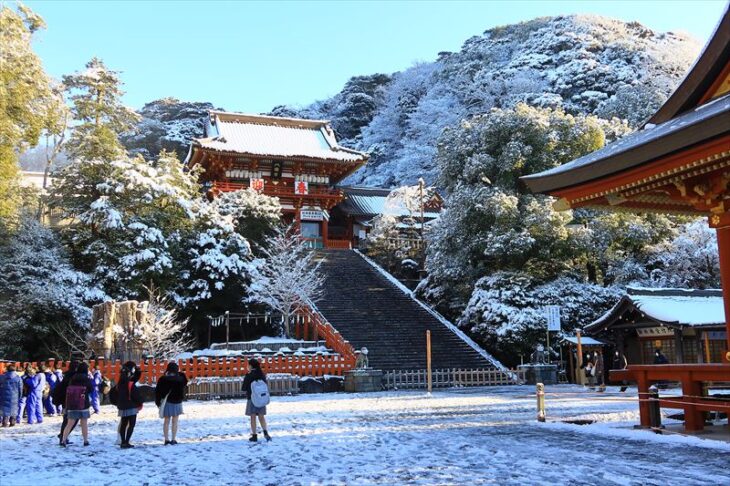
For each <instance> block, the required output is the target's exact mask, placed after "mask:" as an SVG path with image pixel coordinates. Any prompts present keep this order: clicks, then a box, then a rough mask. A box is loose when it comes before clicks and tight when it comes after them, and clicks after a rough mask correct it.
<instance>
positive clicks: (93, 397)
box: [89, 366, 102, 413]
mask: <svg viewBox="0 0 730 486" xmlns="http://www.w3.org/2000/svg"><path fill="white" fill-rule="evenodd" d="M91 383H92V385H94V387H93V388H92V389H91V394H90V396H89V401H90V402H91V408H93V409H94V413H99V404H100V400H99V397H100V396H101V391H100V387H101V383H102V377H101V371H99V369H98V368H97V367H96V366H94V369H93V371H91Z"/></svg>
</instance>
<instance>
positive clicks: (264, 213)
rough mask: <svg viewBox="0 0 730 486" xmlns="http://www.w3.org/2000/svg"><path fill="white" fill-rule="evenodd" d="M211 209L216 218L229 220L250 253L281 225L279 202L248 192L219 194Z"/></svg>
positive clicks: (255, 192) (249, 190)
mask: <svg viewBox="0 0 730 486" xmlns="http://www.w3.org/2000/svg"><path fill="white" fill-rule="evenodd" d="M212 206H213V209H214V210H215V211H216V212H217V213H219V214H220V215H222V216H225V217H230V218H231V220H232V222H233V224H234V226H235V229H236V232H237V233H238V234H240V235H241V236H243V237H244V238H246V240H248V242H249V243H250V244H251V245H252V246H253V248H252V249H253V250H254V252H256V250H257V249H258V248H259V247H261V246H262V245H264V244H265V242H266V240H267V239H268V237H270V236H272V235H273V234H274V233H275V231H276V228H277V227H278V226H279V224H280V222H281V204H280V203H279V199H278V198H275V197H270V196H266V195H264V194H261V193H259V192H257V191H255V190H253V189H250V188H249V189H244V190H241V191H232V192H225V193H222V194H220V195H219V196H218V197H216V198H215V199H214V200H213V201H212Z"/></svg>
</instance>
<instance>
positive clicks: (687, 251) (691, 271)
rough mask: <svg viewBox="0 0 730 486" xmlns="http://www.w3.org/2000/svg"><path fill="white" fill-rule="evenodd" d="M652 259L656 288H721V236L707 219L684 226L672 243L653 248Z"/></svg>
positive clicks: (651, 265) (651, 275)
mask: <svg viewBox="0 0 730 486" xmlns="http://www.w3.org/2000/svg"><path fill="white" fill-rule="evenodd" d="M648 260H649V261H648V265H647V267H648V268H649V269H650V274H649V280H650V284H651V285H652V286H659V287H680V288H689V289H698V288H699V289H704V288H720V258H719V254H718V248H717V233H716V232H715V230H713V229H712V228H710V227H709V226H708V225H707V221H705V220H704V219H698V220H697V221H694V222H692V223H688V224H686V225H684V226H682V228H681V229H680V232H679V234H678V235H677V237H676V238H674V239H673V240H672V241H665V242H662V243H660V244H658V245H655V246H654V247H652V248H651V249H650V256H649V258H648Z"/></svg>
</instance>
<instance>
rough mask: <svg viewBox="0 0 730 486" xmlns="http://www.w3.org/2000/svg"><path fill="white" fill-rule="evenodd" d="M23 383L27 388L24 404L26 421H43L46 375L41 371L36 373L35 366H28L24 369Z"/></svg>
mask: <svg viewBox="0 0 730 486" xmlns="http://www.w3.org/2000/svg"><path fill="white" fill-rule="evenodd" d="M23 383H24V384H25V386H26V387H27V389H28V396H27V402H26V406H25V413H26V415H27V416H28V423H29V424H35V423H38V424H40V423H43V389H44V388H45V387H46V377H45V376H44V375H43V373H38V372H37V370H36V369H35V368H32V367H30V368H29V369H28V370H27V371H26V377H25V378H24V379H23Z"/></svg>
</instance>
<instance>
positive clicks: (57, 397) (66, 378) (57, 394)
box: [51, 373, 74, 406]
mask: <svg viewBox="0 0 730 486" xmlns="http://www.w3.org/2000/svg"><path fill="white" fill-rule="evenodd" d="M73 376H74V374H73V373H64V374H63V378H61V381H60V382H59V383H58V384H57V385H56V388H54V389H53V392H52V393H51V400H52V401H53V404H54V405H61V406H65V405H66V388H68V383H69V382H70V381H71V378H72V377H73Z"/></svg>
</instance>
